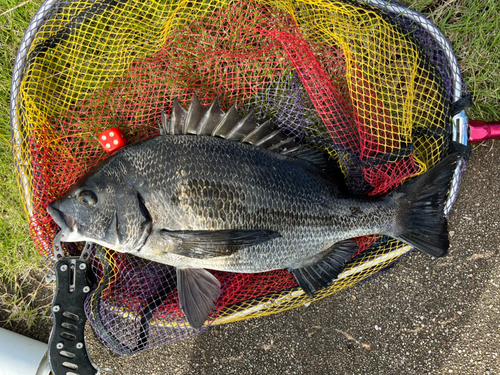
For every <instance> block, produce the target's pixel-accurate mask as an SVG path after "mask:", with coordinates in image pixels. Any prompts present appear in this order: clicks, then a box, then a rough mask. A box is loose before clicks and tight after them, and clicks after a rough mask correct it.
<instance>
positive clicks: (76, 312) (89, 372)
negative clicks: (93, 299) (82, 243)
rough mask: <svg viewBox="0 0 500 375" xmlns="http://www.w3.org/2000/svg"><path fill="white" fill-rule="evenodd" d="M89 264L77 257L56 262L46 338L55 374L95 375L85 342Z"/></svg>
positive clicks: (51, 365) (93, 365)
mask: <svg viewBox="0 0 500 375" xmlns="http://www.w3.org/2000/svg"><path fill="white" fill-rule="evenodd" d="M88 268H89V267H88V264H87V262H86V261H85V260H82V259H81V258H79V257H66V258H62V259H61V260H59V261H58V262H57V263H56V266H55V273H56V283H57V286H56V293H55V296H54V300H53V302H52V316H53V317H54V326H53V328H52V333H51V335H50V339H49V361H50V367H51V370H52V373H53V374H54V375H63V374H64V375H95V374H99V373H100V371H99V368H98V367H97V366H96V365H95V364H94V363H93V362H92V361H91V359H90V357H89V355H88V353H87V349H86V346H85V341H84V329H85V322H86V321H87V318H86V316H85V311H84V302H85V298H86V297H87V295H88V293H89V292H90V283H89V281H88V279H87V271H88Z"/></svg>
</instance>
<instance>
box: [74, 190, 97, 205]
mask: <svg viewBox="0 0 500 375" xmlns="http://www.w3.org/2000/svg"><path fill="white" fill-rule="evenodd" d="M78 202H80V203H81V205H82V206H83V207H86V208H90V207H92V206H94V205H95V204H96V203H97V196H96V195H95V194H94V192H93V191H91V190H82V191H81V192H80V193H79V194H78Z"/></svg>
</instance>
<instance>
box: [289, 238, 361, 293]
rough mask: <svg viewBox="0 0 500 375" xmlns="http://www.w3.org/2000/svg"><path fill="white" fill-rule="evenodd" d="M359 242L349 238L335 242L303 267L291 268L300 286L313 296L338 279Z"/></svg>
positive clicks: (308, 260) (307, 261)
mask: <svg viewBox="0 0 500 375" xmlns="http://www.w3.org/2000/svg"><path fill="white" fill-rule="evenodd" d="M357 250H358V244H357V242H356V241H352V240H347V241H341V242H337V243H335V244H333V246H332V247H330V248H329V249H328V250H325V251H323V252H322V253H320V254H318V255H315V256H314V257H311V258H310V259H307V260H306V261H305V262H304V263H305V264H306V265H305V266H303V267H297V268H294V269H289V271H290V272H291V273H292V274H293V276H294V277H295V280H296V281H297V283H298V284H299V286H300V287H301V288H302V289H303V290H304V292H306V293H307V295H308V296H309V297H311V298H314V294H315V293H316V292H317V291H318V290H320V289H323V288H326V287H328V286H330V285H332V283H333V282H334V281H335V280H336V279H337V277H338V275H339V274H340V273H341V272H342V270H343V269H344V267H345V264H346V263H347V262H348V261H349V260H350V259H351V258H352V257H353V256H354V254H356V251H357Z"/></svg>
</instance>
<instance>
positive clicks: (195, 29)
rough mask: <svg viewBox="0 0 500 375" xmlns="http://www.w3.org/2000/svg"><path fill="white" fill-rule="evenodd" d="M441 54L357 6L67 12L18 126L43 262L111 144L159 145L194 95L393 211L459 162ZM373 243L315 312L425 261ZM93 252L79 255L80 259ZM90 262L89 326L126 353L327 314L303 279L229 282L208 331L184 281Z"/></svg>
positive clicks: (399, 20)
mask: <svg viewBox="0 0 500 375" xmlns="http://www.w3.org/2000/svg"><path fill="white" fill-rule="evenodd" d="M391 4H396V5H397V6H398V7H402V6H401V5H400V4H398V3H395V2H392V3H391ZM436 40H437V37H436V35H435V34H433V31H432V29H429V28H426V27H422V25H421V24H420V23H419V22H416V21H415V20H412V19H409V18H406V17H402V16H401V15H400V14H399V13H394V12H393V11H391V10H390V9H385V10H384V9H382V10H380V9H378V8H376V7H373V6H371V5H368V4H366V3H364V2H356V1H348V0H345V1H318V0H277V1H264V0H263V1H247V0H245V1H219V0H197V1H165V2H159V1H148V2H142V1H132V0H130V1H126V0H95V1H81V0H76V1H54V2H53V5H52V6H51V7H50V10H49V11H47V13H46V14H45V17H44V19H43V22H40V27H39V28H38V31H37V33H36V35H35V36H34V37H33V40H32V43H31V44H30V45H29V46H28V47H26V48H27V51H25V52H26V53H27V54H26V59H25V63H24V64H23V66H22V67H21V68H20V69H22V79H20V80H19V82H18V86H17V88H16V90H17V91H18V96H17V97H16V103H15V104H16V109H15V112H14V116H15V118H16V121H15V122H16V126H17V127H16V129H17V130H15V131H13V140H14V142H13V143H14V147H15V151H14V154H15V159H16V165H17V167H18V171H19V182H20V186H21V194H22V196H23V198H24V200H25V206H26V210H27V213H28V216H29V217H30V223H31V230H32V232H31V233H32V236H33V239H34V241H35V243H36V245H37V247H38V249H39V251H40V253H41V254H43V255H44V256H45V257H46V258H47V259H49V260H51V259H53V254H52V240H53V238H54V236H55V233H56V231H57V229H58V228H57V226H56V225H55V223H54V222H53V221H52V219H51V218H50V217H49V216H48V214H47V212H46V207H47V205H48V203H50V202H51V201H53V200H55V199H57V198H58V197H59V196H60V195H61V194H63V193H64V192H66V191H67V190H68V189H69V188H70V187H71V186H72V184H74V183H75V181H76V180H77V179H78V178H79V177H80V176H82V175H83V174H84V173H85V172H86V171H88V170H89V169H90V168H91V167H92V166H94V165H96V164H97V163H98V162H99V161H100V160H102V159H103V158H105V157H106V153H105V152H104V151H103V149H102V148H101V147H100V145H99V143H98V141H97V139H96V138H95V135H97V134H99V133H101V132H102V131H104V130H106V129H109V128H112V127H115V126H120V127H121V129H122V130H123V131H124V133H125V135H126V137H127V139H128V140H129V143H133V142H137V141H139V140H142V139H147V138H150V137H153V136H156V135H158V134H159V128H158V123H159V121H160V114H161V112H162V111H164V112H166V113H167V114H170V112H171V105H172V104H171V103H172V101H173V99H174V98H178V99H179V102H180V103H181V105H183V106H184V107H185V108H187V106H188V104H189V101H190V100H191V98H192V96H193V94H194V93H196V94H197V95H198V97H199V99H200V101H201V103H202V104H204V105H208V104H210V103H211V101H212V100H213V99H214V98H215V97H216V96H218V97H219V99H220V103H221V107H222V109H223V110H224V111H227V110H228V109H229V107H230V106H231V105H233V104H235V103H236V104H237V105H238V108H239V111H240V112H241V113H242V114H247V113H249V112H250V111H254V116H255V119H256V121H257V122H259V123H260V122H263V121H266V120H270V121H271V122H272V123H273V124H274V125H275V126H278V127H280V128H281V129H282V130H283V131H284V132H285V133H287V134H289V135H290V136H295V137H298V138H299V139H304V138H307V139H308V140H310V141H314V140H316V141H318V143H317V144H318V145H321V146H320V147H321V148H323V149H324V150H326V151H328V152H329V153H330V154H331V155H332V157H333V158H334V160H335V161H336V162H337V163H338V164H339V165H340V167H341V168H342V171H343V172H344V175H345V179H346V182H347V184H348V186H349V189H350V190H351V192H352V193H355V194H366V195H372V196H376V195H381V194H384V193H386V192H388V191H390V190H391V189H393V188H394V187H396V186H398V185H400V184H401V183H402V182H404V180H405V179H407V178H409V177H412V176H415V175H418V174H421V173H424V172H425V171H426V170H427V169H428V168H430V167H432V166H433V165H434V164H436V163H437V162H438V161H439V160H440V159H441V158H442V157H443V156H444V155H446V154H447V153H448V147H449V143H450V140H451V132H452V118H451V115H450V106H451V103H452V102H453V101H454V100H456V99H457V97H456V92H454V88H455V87H456V86H457V84H458V86H459V87H462V85H463V83H462V81H461V78H460V75H459V73H458V72H457V71H456V69H458V68H456V67H454V66H451V65H450V62H449V61H448V59H447V55H446V51H444V50H443V47H442V46H441V45H440V44H439V43H438V42H436ZM457 73H458V76H457ZM457 81H458V82H457ZM455 91H456V90H455ZM465 94H466V93H465V90H463V92H462V93H461V95H465ZM357 241H358V243H359V246H360V247H359V251H358V254H357V256H355V257H354V258H353V260H352V261H351V262H350V263H349V265H348V267H347V268H346V270H344V272H343V273H342V274H341V276H340V278H339V280H338V281H337V282H335V283H334V284H333V285H332V286H331V287H329V288H327V289H325V290H322V291H321V292H319V293H318V294H317V296H316V297H315V298H314V299H320V298H324V297H325V296H328V295H331V294H333V293H335V292H337V291H339V290H341V289H343V288H345V287H347V286H350V285H353V284H355V283H356V282H358V281H360V280H362V279H365V278H367V277H369V276H370V275H372V274H374V273H376V272H378V271H379V270H380V269H382V268H384V267H386V266H387V265H389V264H390V263H391V262H393V261H395V260H396V259H397V258H398V257H399V256H401V255H402V254H404V253H406V252H408V251H409V250H410V248H409V247H408V246H406V245H405V244H403V243H401V242H398V241H395V240H392V239H388V238H385V237H380V236H369V237H364V238H360V239H357ZM81 250H82V244H66V245H65V252H66V254H68V255H77V254H79V253H80V252H81ZM90 262H91V264H92V269H93V271H94V274H95V277H96V280H95V281H96V285H97V286H96V289H95V290H94V291H93V293H92V294H91V295H90V296H89V298H88V299H87V302H86V311H87V315H88V317H89V320H90V321H91V323H92V325H93V326H94V329H95V330H96V333H97V334H98V336H99V337H100V338H101V340H102V341H103V342H104V343H105V344H107V345H108V347H110V348H111V349H112V350H114V351H116V352H117V353H132V352H136V351H139V350H143V349H146V348H152V347H155V346H158V345H161V344H164V343H166V342H172V341H175V340H179V339H182V338H184V337H187V336H190V335H193V334H197V333H200V332H203V330H205V329H206V327H207V326H208V325H210V324H221V323H227V322H231V321H235V320H239V319H246V318H250V317H257V316H262V315H266V314H272V313H276V312H279V311H283V310H287V309H291V308H294V307H297V306H300V305H303V304H305V303H309V302H311V300H312V299H310V298H309V297H307V295H305V293H303V292H302V290H301V289H300V288H298V287H297V284H296V282H295V280H294V278H293V276H291V275H289V274H288V272H287V271H283V270H281V271H273V272H267V273H261V274H234V273H223V272H214V274H215V275H216V276H217V277H218V279H219V280H220V281H221V285H222V291H223V293H222V296H221V297H220V298H219V300H218V301H217V305H216V309H215V310H214V312H213V313H212V315H211V317H210V319H209V322H208V323H207V325H206V326H205V327H203V328H202V329H200V330H194V329H192V328H190V327H189V325H188V324H187V322H186V321H185V318H184V315H183V313H182V312H181V310H180V309H179V305H178V299H177V291H176V286H175V276H176V274H175V269H174V268H172V267H169V266H166V265H162V264H155V263H152V262H149V261H145V260H143V259H139V258H135V257H133V256H131V255H127V254H120V253H115V252H112V251H109V250H105V249H101V248H96V249H95V250H94V251H92V253H91V258H90Z"/></svg>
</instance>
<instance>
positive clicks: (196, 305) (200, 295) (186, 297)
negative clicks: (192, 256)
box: [177, 268, 221, 329]
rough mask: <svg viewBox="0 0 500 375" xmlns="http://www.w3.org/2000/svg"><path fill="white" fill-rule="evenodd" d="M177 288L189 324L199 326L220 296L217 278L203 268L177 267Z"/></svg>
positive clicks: (194, 326) (196, 327)
mask: <svg viewBox="0 0 500 375" xmlns="http://www.w3.org/2000/svg"><path fill="white" fill-rule="evenodd" d="M177 290H178V294H179V304H180V307H181V309H182V311H183V312H184V315H185V316H186V319H187V321H188V323H189V325H190V326H191V327H192V328H195V329H198V328H201V327H202V326H203V324H204V323H205V321H206V320H207V318H208V314H209V313H210V311H212V310H213V309H214V307H215V301H216V300H217V298H219V296H220V293H221V289H220V282H219V280H217V278H216V277H215V276H214V275H212V274H211V273H210V272H208V271H207V270H205V269H203V268H177Z"/></svg>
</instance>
